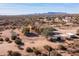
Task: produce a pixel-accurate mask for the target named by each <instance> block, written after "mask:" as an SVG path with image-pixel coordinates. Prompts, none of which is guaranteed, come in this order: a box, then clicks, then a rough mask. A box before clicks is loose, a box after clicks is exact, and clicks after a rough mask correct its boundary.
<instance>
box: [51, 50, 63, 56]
mask: <svg viewBox="0 0 79 59" xmlns="http://www.w3.org/2000/svg"><path fill="white" fill-rule="evenodd" d="M52 54H53V55H54V56H62V55H61V53H58V52H57V51H56V50H54V51H53V52H52Z"/></svg>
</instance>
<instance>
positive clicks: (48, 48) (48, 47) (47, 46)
mask: <svg viewBox="0 0 79 59" xmlns="http://www.w3.org/2000/svg"><path fill="white" fill-rule="evenodd" d="M44 48H45V49H46V50H48V51H52V50H53V48H52V47H51V46H49V45H45V46H44Z"/></svg>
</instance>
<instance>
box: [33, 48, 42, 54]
mask: <svg viewBox="0 0 79 59" xmlns="http://www.w3.org/2000/svg"><path fill="white" fill-rule="evenodd" d="M33 52H34V53H35V54H36V55H41V54H42V53H41V51H40V50H38V49H37V48H35V47H33Z"/></svg>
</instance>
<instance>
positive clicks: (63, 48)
mask: <svg viewBox="0 0 79 59" xmlns="http://www.w3.org/2000/svg"><path fill="white" fill-rule="evenodd" d="M59 48H60V49H61V50H67V48H66V47H65V46H64V45H59Z"/></svg>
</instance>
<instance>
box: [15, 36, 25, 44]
mask: <svg viewBox="0 0 79 59" xmlns="http://www.w3.org/2000/svg"><path fill="white" fill-rule="evenodd" d="M15 43H16V44H17V45H24V43H23V42H22V40H21V39H20V38H17V39H16V40H15Z"/></svg>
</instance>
